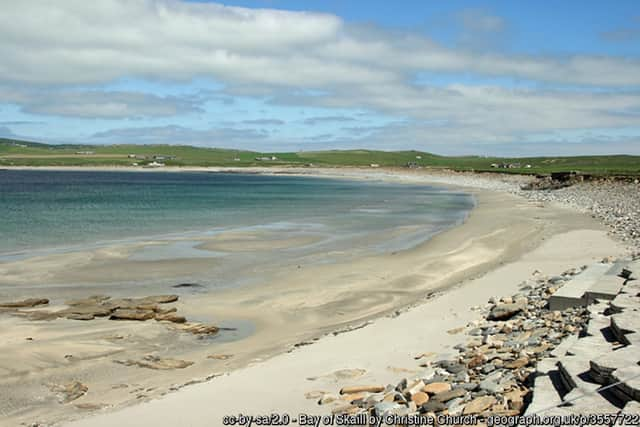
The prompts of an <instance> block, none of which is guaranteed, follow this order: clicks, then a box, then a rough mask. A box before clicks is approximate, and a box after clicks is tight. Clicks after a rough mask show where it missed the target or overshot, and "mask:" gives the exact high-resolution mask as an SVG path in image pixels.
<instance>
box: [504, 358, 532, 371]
mask: <svg viewBox="0 0 640 427" xmlns="http://www.w3.org/2000/svg"><path fill="white" fill-rule="evenodd" d="M528 364H529V358H528V357H519V358H517V359H516V360H512V361H510V362H505V364H504V367H505V368H507V369H520V368H524V367H525V366H527V365H528Z"/></svg>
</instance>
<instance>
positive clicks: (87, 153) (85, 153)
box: [76, 151, 95, 156]
mask: <svg viewBox="0 0 640 427" xmlns="http://www.w3.org/2000/svg"><path fill="white" fill-rule="evenodd" d="M76 154H80V155H84V156H88V155H91V154H95V153H94V152H93V151H76Z"/></svg>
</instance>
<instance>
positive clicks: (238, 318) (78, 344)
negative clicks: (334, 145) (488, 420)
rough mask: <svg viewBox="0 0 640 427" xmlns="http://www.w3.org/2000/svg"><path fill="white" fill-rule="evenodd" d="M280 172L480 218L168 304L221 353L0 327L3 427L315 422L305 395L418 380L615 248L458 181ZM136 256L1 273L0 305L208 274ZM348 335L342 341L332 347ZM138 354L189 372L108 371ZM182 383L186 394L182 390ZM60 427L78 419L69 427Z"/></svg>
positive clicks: (83, 332) (87, 327) (159, 331)
mask: <svg viewBox="0 0 640 427" xmlns="http://www.w3.org/2000/svg"><path fill="white" fill-rule="evenodd" d="M255 172H265V170H255ZM268 172H269V173H275V172H283V171H277V170H273V169H270V170H268ZM285 172H287V173H305V174H308V173H315V174H316V175H318V176H333V177H335V176H341V177H345V178H348V179H384V180H392V181H396V182H422V183H436V184H441V185H455V186H456V188H457V189H463V190H464V191H468V192H471V193H472V194H473V195H474V196H475V198H476V202H477V206H476V208H475V209H474V210H473V211H472V212H471V214H470V216H469V218H468V219H467V221H466V222H465V223H464V224H463V225H461V226H458V227H455V228H453V229H451V230H447V231H445V232H443V233H440V234H438V235H437V236H435V237H434V238H432V239H431V240H429V241H427V242H426V243H424V244H422V245H419V246H418V247H416V248H413V249H410V250H406V251H399V252H393V253H389V254H384V255H374V256H366V257H361V258H357V259H355V260H349V261H345V262H335V263H332V264H327V265H311V266H304V265H303V266H299V267H298V268H295V269H289V270H282V269H273V271H266V272H260V274H264V277H265V278H268V280H265V283H263V284H262V285H261V286H260V287H252V286H247V287H244V288H241V289H233V290H221V291H220V292H216V293H215V295H209V294H206V293H197V292H193V291H191V290H189V291H185V292H184V293H180V300H179V301H178V302H177V303H176V304H175V306H176V307H177V308H178V311H179V313H181V314H183V315H185V316H186V317H187V318H189V319H197V320H198V321H200V322H203V323H207V324H215V325H218V326H223V327H230V328H234V329H235V330H234V331H230V333H228V334H221V336H220V337H218V338H222V337H226V338H224V339H214V340H210V341H208V340H202V339H200V340H198V339H196V338H195V337H192V336H188V335H184V334H180V333H179V332H176V331H175V330H172V329H171V328H167V327H166V326H165V325H162V324H158V323H148V322H144V323H142V322H140V323H137V322H116V324H114V322H109V321H107V320H104V321H103V320H96V321H92V322H90V323H84V322H77V321H72V320H57V321H56V322H45V321H41V322H34V321H31V320H28V319H26V318H24V317H14V316H6V315H2V317H0V324H1V325H2V328H0V331H2V332H0V340H2V342H4V343H5V346H4V348H5V351H3V352H2V354H1V355H0V367H1V368H0V393H2V394H3V395H7V396H10V398H9V399H6V400H5V401H4V402H3V404H2V405H1V406H0V413H2V421H0V424H2V425H7V426H9V425H19V424H21V423H25V424H26V425H29V424H30V423H38V422H39V423H42V424H44V425H49V424H61V425H69V426H111V425H117V424H120V425H132V422H133V421H132V420H135V425H141V426H146V425H149V426H151V425H154V426H157V425H190V426H200V425H202V426H205V425H206V426H212V425H222V417H223V416H225V415H233V414H236V415H237V414H239V413H244V414H253V415H259V414H268V413H272V412H275V413H288V414H291V415H297V414H298V413H309V414H326V413H327V411H328V409H327V408H326V407H321V406H318V405H317V404H316V400H315V399H308V398H306V397H305V395H306V396H315V395H317V393H314V392H318V391H335V390H337V389H339V388H340V387H341V386H345V385H353V384H354V383H356V384H361V383H364V384H369V383H386V382H388V381H391V379H392V378H396V377H397V376H398V375H400V374H401V373H402V372H411V371H416V370H417V369H420V368H419V367H418V364H417V362H416V361H415V360H414V357H415V356H416V355H418V354H422V353H432V354H433V357H438V356H443V355H446V354H448V353H450V352H451V346H452V345H454V344H455V343H457V342H459V337H458V336H456V335H457V334H455V333H450V332H448V331H452V330H455V329H456V328H460V327H463V326H465V325H467V324H468V323H469V322H471V321H473V320H474V319H475V318H477V313H476V312H475V311H474V310H473V307H475V306H478V305H480V304H483V303H485V302H486V301H487V299H488V298H490V297H491V296H496V295H510V294H512V293H513V292H514V291H515V290H516V289H517V286H518V285H519V284H520V283H522V282H523V281H526V280H528V279H530V278H531V276H532V274H533V272H534V271H536V270H537V271H539V272H542V274H544V275H556V274H559V273H560V272H562V271H564V270H566V269H568V268H572V267H578V266H580V265H583V264H586V263H590V262H594V261H596V260H599V259H602V258H603V257H605V256H617V255H619V254H622V253H623V252H624V250H625V248H624V246H623V245H621V244H619V243H617V242H616V241H614V240H613V239H612V238H611V237H610V236H608V234H607V231H606V230H605V229H604V227H603V226H602V225H601V224H599V223H598V222H597V221H596V220H594V219H593V218H591V217H590V216H589V215H586V214H583V213H577V212H576V211H575V210H572V209H568V208H566V207H562V206H559V205H557V204H554V203H541V202H538V201H530V200H527V199H524V198H522V197H518V196H515V195H512V194H509V193H508V192H507V191H504V190H502V191H501V190H500V189H486V188H482V186H481V185H474V182H472V180H469V178H468V177H467V176H460V178H458V177H456V176H451V177H448V178H447V179H444V178H443V177H442V176H440V175H429V174H421V173H420V172H415V171H410V172H405V171H402V172H397V171H376V172H375V173H374V172H369V171H362V170H340V171H336V170H319V171H314V172H311V171H310V170H286V171H285ZM505 188H506V187H505ZM312 242H313V239H312V238H310V237H307V238H299V239H288V240H282V239H280V240H278V239H277V236H261V237H259V238H258V237H256V236H242V235H235V236H225V237H224V238H216V239H210V240H207V241H206V242H205V243H203V244H202V246H203V248H206V249H209V250H215V249H216V248H217V247H219V245H229V246H231V247H232V248H233V250H236V251H243V250H247V249H251V250H270V249H272V248H274V247H276V248H287V247H291V246H295V245H304V244H309V243H312ZM152 244H153V242H145V243H144V244H141V245H142V246H145V245H147V246H148V245H152ZM140 249H141V247H140V246H139V245H128V246H123V247H116V248H109V249H97V250H95V251H93V252H84V253H68V254H57V255H50V256H43V257H39V258H35V259H29V260H24V261H20V260H18V261H13V262H11V261H10V262H5V263H2V264H0V285H4V286H5V287H4V288H3V289H5V290H7V289H8V291H5V292H6V293H7V294H8V297H11V298H14V299H17V298H19V297H35V296H37V297H52V296H51V295H41V294H40V293H43V292H45V289H44V288H41V289H39V288H38V287H36V286H33V285H34V284H36V283H43V282H47V281H52V282H56V283H69V286H67V287H63V288H60V289H59V292H58V293H57V295H55V297H56V298H57V299H60V300H62V299H64V298H81V297H87V296H88V295H92V294H100V293H103V291H105V289H101V288H100V286H99V285H97V286H95V287H94V288H93V289H90V290H85V291H84V295H82V294H81V292H80V291H79V290H78V287H77V286H73V284H74V283H82V282H84V281H87V280H89V279H90V278H92V279H95V278H96V277H105V278H108V279H109V280H114V279H118V278H119V277H127V278H128V279H129V280H136V278H138V277H139V278H143V277H145V278H149V277H154V275H157V276H158V277H160V276H162V277H166V276H175V277H176V280H178V279H179V278H180V277H181V276H183V275H184V272H186V271H191V272H193V271H198V270H199V269H201V270H202V271H206V268H207V264H206V263H207V262H209V261H207V260H205V259H198V258H190V259H188V260H180V261H163V262H148V261H132V260H130V259H129V258H127V257H126V256H125V255H127V254H131V253H135V252H136V251H139V250H140ZM9 284H11V285H12V286H13V287H12V288H9ZM109 291H110V292H113V289H109ZM120 291H121V292H122V293H123V294H125V290H124V289H122V290H120ZM38 292H40V293H38ZM170 292H172V290H171V289H166V288H165V289H156V288H154V287H153V286H148V287H147V286H144V287H141V288H139V289H136V290H135V292H131V291H126V296H142V295H152V294H160V293H164V294H166V293H170ZM123 294H119V295H116V296H118V297H122V296H125V295H123ZM360 326H364V327H362V328H360ZM349 329H353V330H350V331H348V332H344V333H339V334H333V333H332V332H334V331H347V330H349ZM27 338H29V339H27ZM301 344H310V345H301ZM147 355H153V356H158V357H163V358H173V359H178V360H186V361H190V362H193V364H192V365H190V366H188V367H186V368H184V369H174V370H162V371H157V370H150V369H146V368H143V367H139V366H125V365H122V364H117V363H113V362H114V360H115V359H118V360H122V359H129V360H140V359H141V358H143V357H144V356H147ZM212 355H213V356H214V357H213V358H209V357H208V356H212ZM224 355H228V356H225V357H222V356H224ZM215 356H220V357H215ZM207 379H209V381H206V382H204V381H205V380H207ZM71 380H77V381H80V382H81V383H83V384H85V385H86V386H87V387H88V390H87V392H86V393H85V394H83V395H82V396H81V397H79V398H78V399H75V400H73V402H69V403H64V404H61V403H59V401H58V400H57V397H56V395H55V394H54V393H52V392H51V388H50V387H49V386H48V385H50V384H52V383H53V384H64V383H68V382H69V381H71ZM193 383H199V384H193ZM186 384H191V385H188V386H185V387H183V386H184V385H186ZM309 393H311V394H309ZM71 419H77V420H78V421H75V422H67V421H69V420H71Z"/></svg>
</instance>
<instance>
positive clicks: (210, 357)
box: [207, 354, 233, 360]
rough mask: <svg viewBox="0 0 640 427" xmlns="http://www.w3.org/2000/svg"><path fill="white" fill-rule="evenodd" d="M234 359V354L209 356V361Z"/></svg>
mask: <svg viewBox="0 0 640 427" xmlns="http://www.w3.org/2000/svg"><path fill="white" fill-rule="evenodd" d="M232 357H233V354H210V355H208V356H207V359H215V360H229V359H231V358H232Z"/></svg>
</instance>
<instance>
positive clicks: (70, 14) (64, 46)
mask: <svg viewBox="0 0 640 427" xmlns="http://www.w3.org/2000/svg"><path fill="white" fill-rule="evenodd" d="M468 14H469V13H468ZM473 14H475V17H467V19H466V20H467V21H469V22H468V24H473V25H475V26H476V27H477V26H480V27H482V28H484V29H486V30H491V29H494V30H495V29H497V28H499V27H500V26H501V23H500V21H499V18H496V17H492V16H490V15H483V14H479V13H478V12H473ZM0 57H2V58H3V61H2V62H1V63H0V78H1V79H4V80H10V81H18V82H29V83H41V84H59V83H78V82H84V83H98V82H105V81H109V80H113V79H116V78H119V77H123V76H129V77H130V76H136V77H143V78H144V77H154V78H169V79H190V78H192V77H194V76H199V75H207V76H213V77H215V78H216V79H220V80H223V81H226V82H230V83H233V82H235V83H239V84H258V85H264V84H271V85H278V86H285V87H312V88H323V87H331V86H332V85H336V84H380V83H383V82H385V83H389V82H397V81H402V80H404V79H405V78H406V75H407V73H412V72H415V71H418V70H428V71H465V72H471V73H482V74H488V75H509V76H516V77H522V78H528V79H536V80H544V81H552V82H562V83H566V82H571V83H579V84H596V85H637V84H640V61H638V60H631V59H626V60H625V59H621V58H603V57H591V56H576V57H573V58H568V59H560V58H552V57H530V56H526V57H514V56H506V55H500V54H478V53H473V52H468V51H456V50H452V49H448V48H445V47H442V46H438V45H436V44H435V43H433V42H432V41H430V40H428V39H426V38H424V37H421V36H417V35H399V34H396V33H391V32H386V31H384V30H379V29H378V30H376V29H368V30H364V29H362V28H358V27H355V26H353V25H349V24H346V23H344V22H343V21H342V20H341V19H340V18H338V17H336V16H332V15H326V14H319V13H305V12H286V11H277V10H266V9H264V10H255V9H243V8H235V7H225V6H221V5H217V4H209V3H207V4H196V3H181V2H178V1H173V0H157V1H152V0H131V1H126V2H125V1H118V0H103V1H100V2H99V3H97V2H86V1H80V0H69V1H65V2H63V3H61V2H50V1H44V0H41V1H37V0H36V1H28V2H14V3H13V4H12V6H11V7H7V8H4V10H3V13H2V14H1V15H0Z"/></svg>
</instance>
